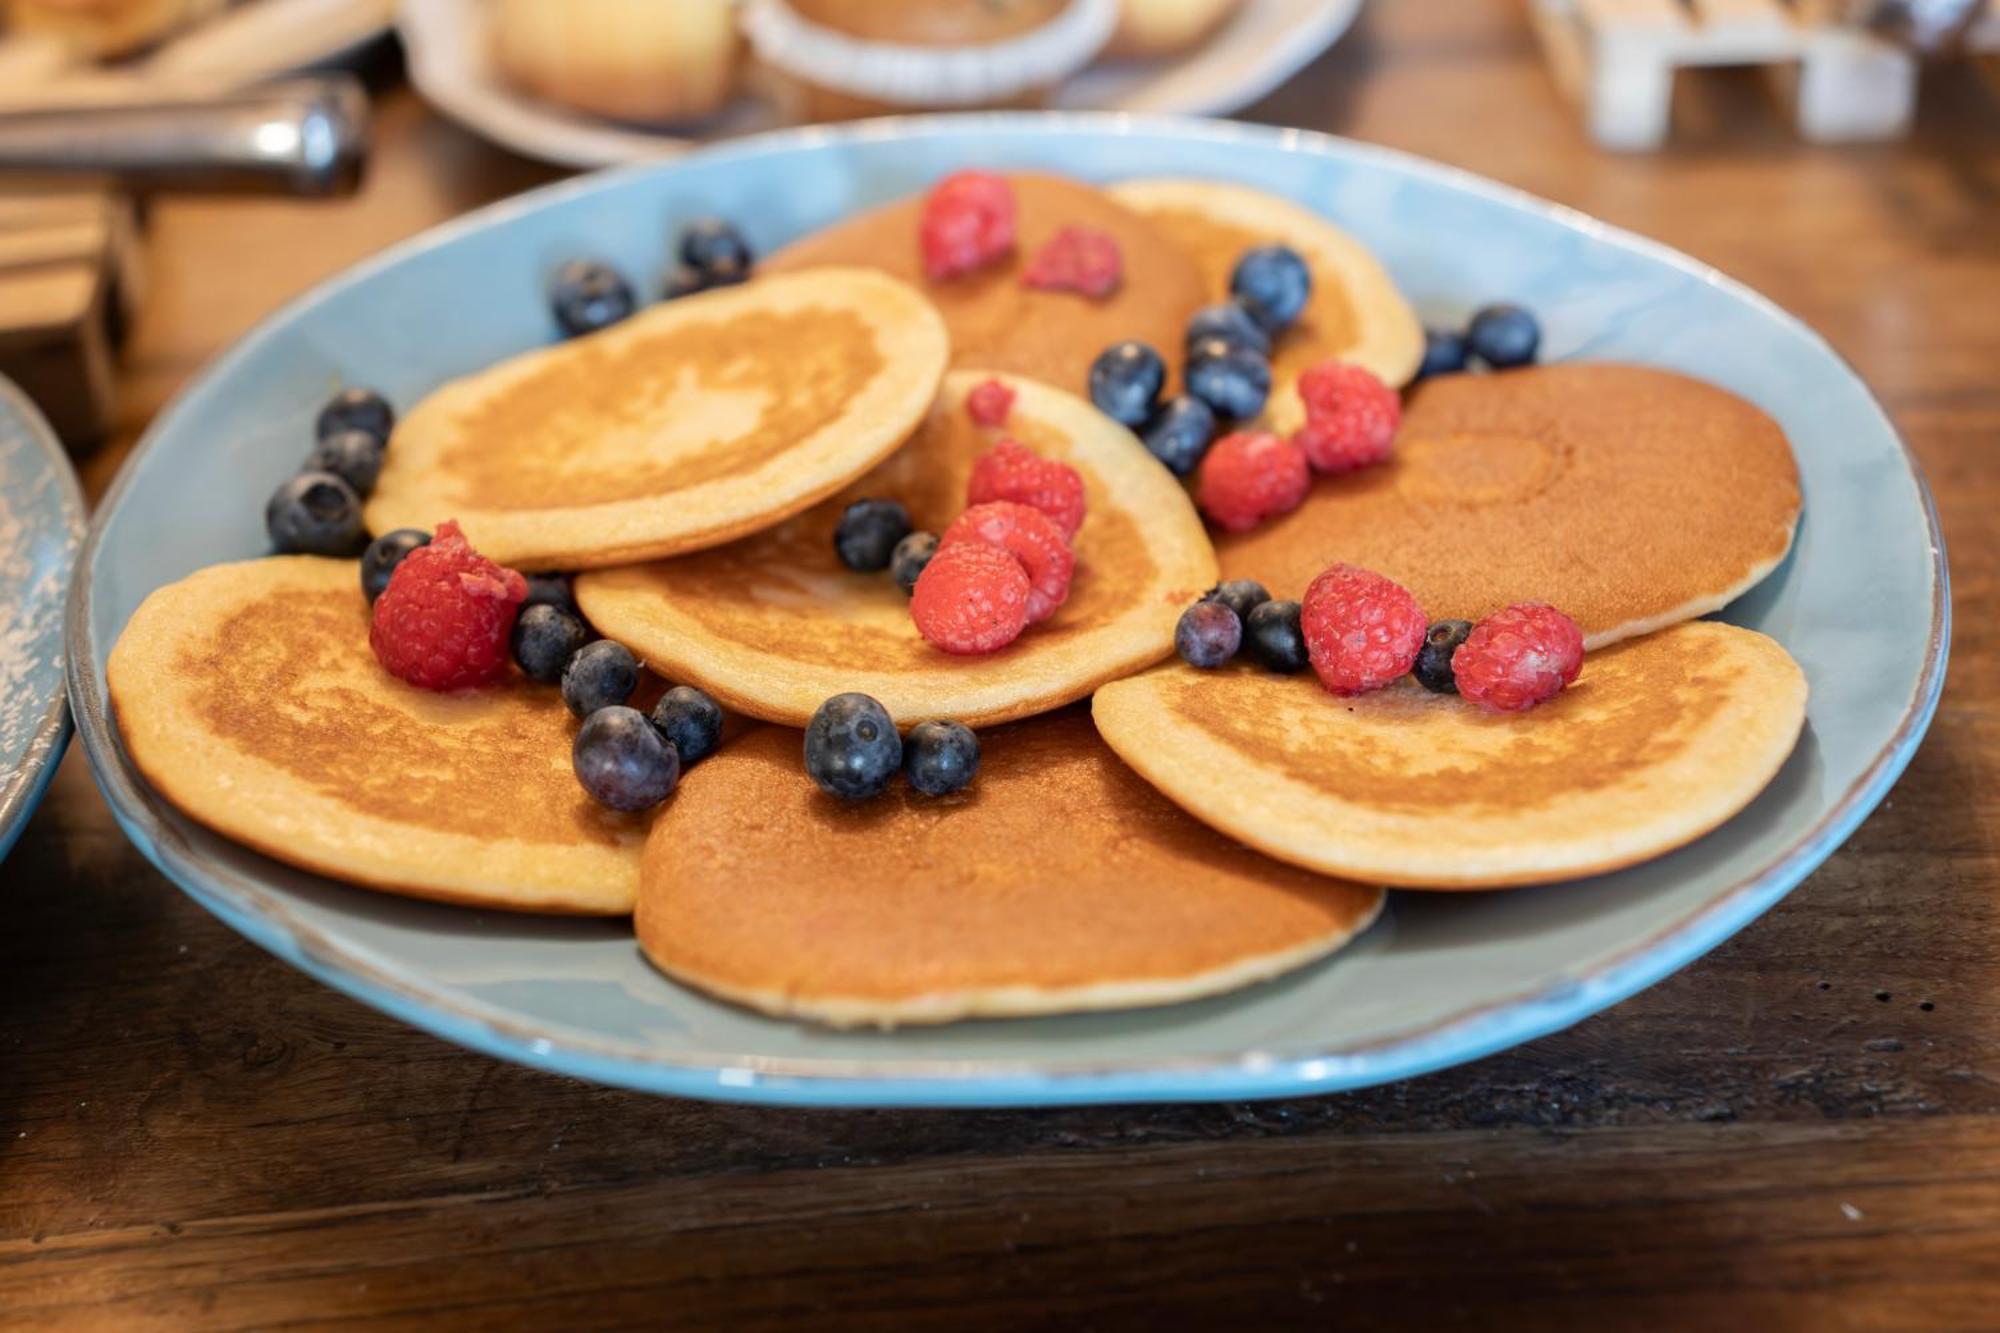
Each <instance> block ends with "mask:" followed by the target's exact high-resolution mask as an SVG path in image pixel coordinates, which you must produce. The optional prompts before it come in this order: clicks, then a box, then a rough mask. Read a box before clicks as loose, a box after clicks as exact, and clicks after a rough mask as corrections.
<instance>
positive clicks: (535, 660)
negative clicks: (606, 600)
mask: <svg viewBox="0 0 2000 1333" xmlns="http://www.w3.org/2000/svg"><path fill="white" fill-rule="evenodd" d="M588 642H590V631H589V630H588V629H587V628H585V626H584V623H583V622H582V621H581V620H579V619H577V618H576V617H575V616H573V615H571V614H570V613H569V612H567V611H565V610H563V609H562V608H561V607H559V606H550V605H548V604H547V603H546V602H542V603H537V604H536V605H534V606H524V607H522V608H521V614H520V615H518V616H516V617H515V618H514V635H513V638H512V639H511V640H510V643H511V644H512V647H513V649H514V661H515V662H516V663H517V664H518V665H519V666H520V668H521V670H522V671H523V672H524V673H526V675H527V677H528V679H529V680H538V681H540V682H541V683H542V684H544V685H553V684H555V683H556V682H557V681H559V680H561V679H562V677H563V668H564V667H566V666H568V665H569V659H570V658H571V657H573V656H574V655H575V654H576V650H577V649H579V648H581V647H583V645H584V644H586V643H588Z"/></svg>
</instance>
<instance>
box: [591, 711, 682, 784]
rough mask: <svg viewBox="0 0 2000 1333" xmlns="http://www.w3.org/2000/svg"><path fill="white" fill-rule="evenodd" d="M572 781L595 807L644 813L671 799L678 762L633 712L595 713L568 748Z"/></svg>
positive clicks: (643, 717) (642, 717) (671, 750)
mask: <svg viewBox="0 0 2000 1333" xmlns="http://www.w3.org/2000/svg"><path fill="white" fill-rule="evenodd" d="M570 763H571V765H572V766H573V767H574V768H575V769H576V780H577V781H578V782H580V783H582V784H583V789H584V790H585V791H587V792H589V793H590V796H591V799H592V800H594V801H596V802H597V803H598V804H599V805H608V806H610V807H611V808H612V809H613V810H650V809H651V808H652V807H654V806H656V805H658V804H659V803H660V802H661V801H664V800H666V799H667V797H669V796H671V795H673V794H674V787H675V785H676V784H677V783H679V782H680V778H681V758H680V756H679V755H677V754H675V753H674V747H673V746H671V745H669V744H667V742H666V741H665V740H663V739H661V737H660V733H659V732H657V731H655V730H653V724H652V723H650V722H648V721H647V720H646V715H645V714H644V713H642V712H640V711H639V710H638V709H636V708H626V707H623V706H622V705H621V706H615V707H611V708H600V709H598V710H597V711H596V712H594V713H592V714H591V715H590V716H589V717H587V718H585V719H584V720H583V725H582V726H581V727H578V728H577V730H576V742H575V744H574V745H572V746H571V747H570Z"/></svg>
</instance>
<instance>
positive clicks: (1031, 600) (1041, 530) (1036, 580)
mask: <svg viewBox="0 0 2000 1333" xmlns="http://www.w3.org/2000/svg"><path fill="white" fill-rule="evenodd" d="M963 542H986V543H987V544H989V545H992V546H998V547H999V548H1001V549H1002V550H1004V551H1006V552H1008V553H1009V554H1011V555H1012V556H1013V557H1014V558H1015V559H1016V560H1019V561H1020V562H1021V568H1023V569H1025V570H1027V571H1028V623H1029V624H1030V625H1032V624H1035V623H1036V622H1037V621H1042V620H1047V619H1048V618H1049V617H1050V616H1052V615H1054V614H1055V611H1056V608H1057V607H1059V606H1061V605H1062V604H1063V602H1065V601H1066V600H1068V598H1069V580H1070V576H1071V575H1072V574H1074V573H1075V572H1076V554H1075V553H1074V552H1073V551H1071V550H1070V549H1069V543H1068V542H1066V541H1064V540H1063V535H1062V529H1060V528H1058V527H1057V526H1056V525H1055V523H1054V522H1052V521H1051V520H1050V519H1049V517H1048V515H1046V514H1044V513H1043V512H1042V511H1041V510H1039V509H1033V508H1030V507H1029V506H1027V505H1024V504H1015V503H1014V502H1013V501H1012V500H988V501H987V502H986V503H985V504H981V505H974V506H972V508H970V509H968V510H966V511H965V512H964V513H962V514H960V515H959V516H958V517H957V518H955V519H953V520H952V522H951V526H950V527H948V528H946V529H945V530H944V532H943V534H942V535H941V536H939V538H938V548H939V549H940V550H943V549H944V548H946V547H951V546H957V545H959V544H961V543H963Z"/></svg>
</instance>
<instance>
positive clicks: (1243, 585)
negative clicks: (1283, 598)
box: [1201, 579, 1271, 620]
mask: <svg viewBox="0 0 2000 1333" xmlns="http://www.w3.org/2000/svg"><path fill="white" fill-rule="evenodd" d="M1201 600H1202V601H1204V602H1221V603H1222V604H1223V605H1224V606H1226V607H1228V608H1229V609H1230V610H1231V611H1234V612H1235V613H1236V618H1237V619H1238V620H1248V619H1249V617H1250V612H1251V611H1252V610H1254V609H1255V608H1257V607H1259V606H1262V605H1263V604H1264V603H1265V602H1268V601H1270V600H1271V594H1270V592H1269V591H1267V590H1266V589H1265V587H1264V585H1263V584H1261V583H1259V582H1257V580H1255V579H1228V580H1225V581H1224V582H1221V583H1218V584H1216V585H1215V586H1214V587H1213V588H1210V589H1209V590H1208V591H1207V592H1205V593H1203V594H1202V595H1201Z"/></svg>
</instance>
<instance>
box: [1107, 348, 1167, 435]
mask: <svg viewBox="0 0 2000 1333" xmlns="http://www.w3.org/2000/svg"><path fill="white" fill-rule="evenodd" d="M1166 382H1167V363H1166V362H1164V361H1162V360H1160V354H1159V353H1158V352H1156V351H1154V350H1153V349H1152V348H1150V347H1148V346H1146V344H1144V343H1141V342H1122V343H1113V344H1112V345H1111V346H1109V347H1107V348H1105V349H1104V350H1103V351H1102V352H1100V353H1098V355H1097V359H1096V360H1095V361H1093V362H1091V363H1090V401H1091V402H1093V403H1095V404H1097V410H1098V411H1100V412H1102V413H1104V415H1105V416H1107V417H1110V418H1111V419H1112V420H1113V421H1115V422H1117V423H1118V424H1119V425H1121V426H1131V427H1133V428H1135V429H1136V428H1137V427H1139V426H1141V425H1143V424H1144V423H1145V420H1146V418H1147V417H1149V416H1151V415H1153V404H1154V403H1155V402H1157V401H1158V400H1159V397H1160V389H1161V387H1162V386H1164V385H1165V384H1166Z"/></svg>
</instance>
